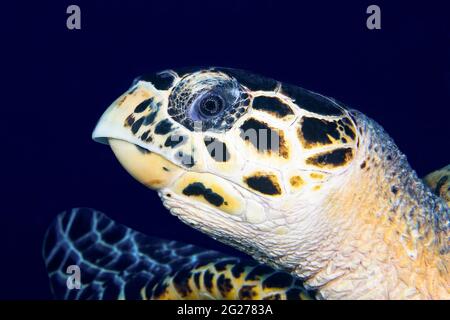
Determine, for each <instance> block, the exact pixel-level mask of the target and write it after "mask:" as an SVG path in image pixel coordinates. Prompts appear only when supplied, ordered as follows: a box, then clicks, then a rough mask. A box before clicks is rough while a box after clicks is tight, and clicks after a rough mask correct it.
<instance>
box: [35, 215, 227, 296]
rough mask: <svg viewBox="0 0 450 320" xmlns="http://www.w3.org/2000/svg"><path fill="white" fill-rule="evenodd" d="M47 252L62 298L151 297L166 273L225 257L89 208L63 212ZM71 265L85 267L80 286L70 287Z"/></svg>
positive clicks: (53, 282)
mask: <svg viewBox="0 0 450 320" xmlns="http://www.w3.org/2000/svg"><path fill="white" fill-rule="evenodd" d="M43 256H44V259H45V264H46V267H47V271H48V273H49V278H50V284H51V288H52V291H53V294H54V296H55V298H57V299H151V298H152V297H153V295H154V294H155V293H154V290H156V289H158V288H157V287H156V284H158V282H159V281H160V280H161V279H162V278H164V277H166V276H170V275H172V274H174V273H175V272H176V271H178V270H181V269H184V268H192V267H195V266H196V265H198V264H201V263H205V261H207V262H210V261H211V260H216V259H219V258H221V257H224V255H223V254H221V253H219V252H216V251H212V250H205V249H202V248H199V247H196V246H193V245H189V244H184V243H180V242H176V241H167V240H162V239H158V238H153V237H148V236H146V235H144V234H142V233H140V232H137V231H134V230H132V229H130V228H127V227H125V226H123V225H121V224H118V223H115V222H114V221H113V220H111V219H109V218H108V217H107V216H105V215H104V214H103V213H101V212H99V211H96V210H93V209H88V208H80V209H72V210H70V211H66V212H63V213H61V214H60V215H58V216H57V218H56V219H55V221H54V222H53V224H52V225H51V226H50V228H49V229H48V231H47V234H46V237H45V240H44V247H43ZM69 266H77V267H78V268H79V271H80V282H81V288H80V289H76V288H73V289H69V288H68V285H67V280H68V278H69V277H70V276H71V275H72V274H71V273H66V272H67V268H68V267H69ZM159 289H161V288H159Z"/></svg>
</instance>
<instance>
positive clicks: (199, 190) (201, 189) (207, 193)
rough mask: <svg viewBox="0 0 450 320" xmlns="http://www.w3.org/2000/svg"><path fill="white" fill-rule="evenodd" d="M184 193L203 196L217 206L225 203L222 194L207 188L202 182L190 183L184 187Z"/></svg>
mask: <svg viewBox="0 0 450 320" xmlns="http://www.w3.org/2000/svg"><path fill="white" fill-rule="evenodd" d="M183 194H184V195H186V196H202V197H203V198H204V199H205V200H206V201H208V202H209V203H211V204H212V205H214V206H216V207H220V206H221V205H222V204H223V203H224V199H223V197H222V196H221V195H220V194H218V193H216V192H214V190H212V189H210V188H206V187H205V186H204V185H203V183H201V182H194V183H191V184H189V185H188V186H187V187H186V188H184V189H183Z"/></svg>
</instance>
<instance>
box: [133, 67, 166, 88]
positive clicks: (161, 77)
mask: <svg viewBox="0 0 450 320" xmlns="http://www.w3.org/2000/svg"><path fill="white" fill-rule="evenodd" d="M138 81H146V82H151V83H152V84H153V86H154V87H155V88H156V89H158V90H168V89H169V88H170V87H171V86H172V84H173V81H174V77H173V76H172V75H171V74H170V73H168V72H164V71H163V72H161V73H153V74H148V75H142V76H140V77H138V78H136V79H135V80H134V83H137V82H138Z"/></svg>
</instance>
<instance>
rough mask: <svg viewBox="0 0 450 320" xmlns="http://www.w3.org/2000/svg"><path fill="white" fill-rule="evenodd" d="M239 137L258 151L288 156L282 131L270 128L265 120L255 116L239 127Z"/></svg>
mask: <svg viewBox="0 0 450 320" xmlns="http://www.w3.org/2000/svg"><path fill="white" fill-rule="evenodd" d="M240 137H241V139H243V140H245V141H248V142H249V143H251V144H252V145H253V146H254V147H255V148H256V149H257V150H258V152H267V153H271V154H272V153H273V154H279V155H281V156H282V157H283V158H288V157H289V152H288V148H287V147H286V142H285V141H284V134H283V131H281V130H276V129H272V128H271V127H270V126H269V125H268V124H267V123H265V122H262V121H260V120H257V119H255V118H250V119H247V120H245V121H244V123H243V124H242V125H241V127H240Z"/></svg>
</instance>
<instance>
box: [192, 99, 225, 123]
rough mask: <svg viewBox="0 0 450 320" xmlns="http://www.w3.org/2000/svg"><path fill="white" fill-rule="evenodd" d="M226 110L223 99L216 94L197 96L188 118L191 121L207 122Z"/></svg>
mask: <svg viewBox="0 0 450 320" xmlns="http://www.w3.org/2000/svg"><path fill="white" fill-rule="evenodd" d="M225 109H226V102H225V100H224V98H223V97H222V96H221V95H219V94H218V93H217V92H213V93H211V92H207V93H204V94H201V95H199V96H198V97H197V98H196V99H195V100H194V101H193V103H192V107H191V112H190V118H191V119H192V120H209V119H213V118H216V117H217V116H219V115H221V114H222V113H223V111H224V110H225Z"/></svg>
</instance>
